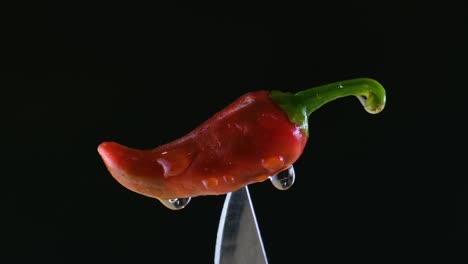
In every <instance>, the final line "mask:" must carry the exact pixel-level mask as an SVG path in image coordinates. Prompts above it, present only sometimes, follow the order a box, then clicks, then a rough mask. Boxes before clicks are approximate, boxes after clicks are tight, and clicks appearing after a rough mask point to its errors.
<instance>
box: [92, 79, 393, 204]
mask: <svg viewBox="0 0 468 264" xmlns="http://www.w3.org/2000/svg"><path fill="white" fill-rule="evenodd" d="M350 95H353V96H356V97H358V98H359V100H360V102H361V103H362V104H363V106H364V108H365V110H366V111H367V112H369V113H372V114H376V113H379V112H380V111H382V109H383V108H384V106H385V100H386V97H385V90H384V88H383V87H382V86H381V85H380V84H379V83H378V82H376V81H375V80H372V79H367V78H360V79H352V80H346V81H341V82H336V83H331V84H327V85H322V86H319V87H315V88H310V89H307V90H304V91H300V92H298V93H295V94H292V93H287V92H279V91H271V92H270V91H256V92H251V93H248V94H246V95H244V96H242V97H240V98H239V99H237V100H236V101H235V102H233V103H231V104H230V105H229V106H227V107H226V108H225V109H223V110H221V111H220V112H218V113H217V114H215V115H214V116H213V117H211V118H210V119H209V120H207V121H205V122H204V123H203V124H201V125H200V126H199V127H197V128H196V129H195V130H193V131H192V132H190V133H189V134H187V135H186V136H184V137H182V138H180V139H177V140H175V141H173V142H170V143H168V144H165V145H162V146H159V147H156V148H154V149H149V150H139V149H132V148H128V147H126V146H122V145H120V144H117V143H113V142H104V143H102V144H100V145H99V146H98V151H99V153H100V155H101V157H102V159H103V160H104V163H105V164H106V166H107V168H108V170H109V172H110V173H111V174H112V176H113V177H114V178H115V179H116V180H117V181H118V182H119V183H120V184H122V185H123V186H125V187H126V188H128V189H130V190H132V191H134V192H137V193H140V194H142V195H146V196H149V197H154V198H157V199H160V200H161V201H162V200H168V199H175V198H188V197H195V196H201V195H216V194H224V193H228V192H233V191H235V190H237V189H239V188H241V187H243V186H245V185H248V184H251V183H255V182H261V181H264V180H266V179H267V178H268V177H269V176H273V175H275V174H277V173H279V172H281V171H283V170H286V169H288V168H289V167H290V166H291V165H292V164H293V163H294V162H295V161H296V160H297V159H298V158H299V156H300V155H301V154H302V151H303V150H304V147H305V144H306V142H307V139H308V116H309V115H310V114H311V113H312V112H314V111H315V110H316V109H318V108H320V107H321V106H322V105H324V104H326V103H328V102H330V101H333V100H335V99H337V98H341V97H345V96H350Z"/></svg>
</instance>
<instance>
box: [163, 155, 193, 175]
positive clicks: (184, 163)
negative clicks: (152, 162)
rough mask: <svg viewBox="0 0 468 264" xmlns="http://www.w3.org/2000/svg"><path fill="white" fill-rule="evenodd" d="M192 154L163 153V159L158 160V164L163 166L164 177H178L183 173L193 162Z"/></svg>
mask: <svg viewBox="0 0 468 264" xmlns="http://www.w3.org/2000/svg"><path fill="white" fill-rule="evenodd" d="M190 156H191V153H185V152H184V151H176V150H172V151H165V152H163V153H161V157H159V158H157V159H156V162H157V163H159V165H161V167H162V168H163V170H164V177H165V178H167V177H172V176H177V175H180V174H181V173H183V172H184V171H185V170H186V169H187V168H188V166H189V165H190V162H191V158H190Z"/></svg>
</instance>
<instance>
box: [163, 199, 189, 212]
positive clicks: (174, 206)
mask: <svg viewBox="0 0 468 264" xmlns="http://www.w3.org/2000/svg"><path fill="white" fill-rule="evenodd" d="M191 199H192V198H191V197H188V198H173V199H167V200H160V201H161V203H162V204H163V205H164V206H166V207H167V208H169V209H171V210H180V209H183V208H185V206H186V205H187V204H188V203H189V202H190V200H191Z"/></svg>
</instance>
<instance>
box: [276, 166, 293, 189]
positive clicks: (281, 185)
mask: <svg viewBox="0 0 468 264" xmlns="http://www.w3.org/2000/svg"><path fill="white" fill-rule="evenodd" d="M295 179H296V173H295V172H294V167H293V166H292V165H291V167H289V169H288V170H284V171H282V172H280V173H278V174H276V175H274V176H271V177H270V180H271V183H272V184H273V186H275V188H276V189H278V190H282V191H284V190H287V189H289V188H291V186H292V185H293V184H294V180H295Z"/></svg>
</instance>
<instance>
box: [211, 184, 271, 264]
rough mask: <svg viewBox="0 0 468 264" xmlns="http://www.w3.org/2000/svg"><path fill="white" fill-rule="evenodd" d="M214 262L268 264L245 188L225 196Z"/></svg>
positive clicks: (223, 263) (221, 263)
mask: <svg viewBox="0 0 468 264" xmlns="http://www.w3.org/2000/svg"><path fill="white" fill-rule="evenodd" d="M214 260H215V264H231V263H233V264H234V263H260V264H263V263H268V261H267V258H266V253H265V249H264V247H263V242H262V238H261V235H260V230H259V228H258V224H257V219H256V217H255V212H254V209H253V205H252V201H251V199H250V194H249V189H248V188H247V186H245V187H243V188H241V189H239V190H238V191H235V192H233V193H228V194H227V196H226V200H225V201H224V206H223V211H222V213H221V219H220V221H219V227H218V234H217V238H216V249H215V259H214Z"/></svg>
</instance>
